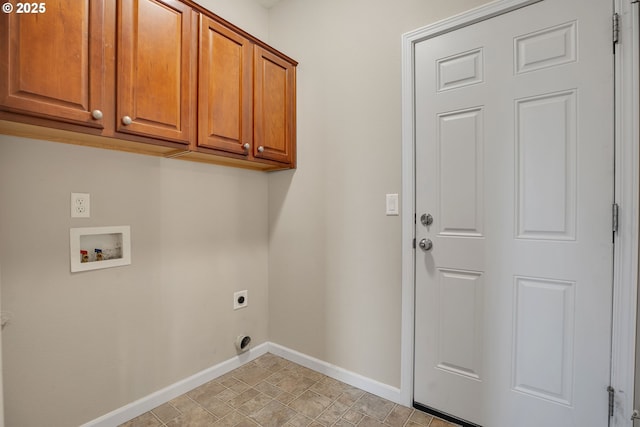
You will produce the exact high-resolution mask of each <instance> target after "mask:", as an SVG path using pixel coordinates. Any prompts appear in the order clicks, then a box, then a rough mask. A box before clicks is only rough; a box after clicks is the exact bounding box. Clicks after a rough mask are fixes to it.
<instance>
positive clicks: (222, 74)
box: [197, 15, 253, 156]
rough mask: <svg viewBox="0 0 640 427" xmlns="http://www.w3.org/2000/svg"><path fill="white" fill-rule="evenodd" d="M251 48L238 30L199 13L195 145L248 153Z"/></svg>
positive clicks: (250, 123)
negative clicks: (196, 136) (196, 131)
mask: <svg viewBox="0 0 640 427" xmlns="http://www.w3.org/2000/svg"><path fill="white" fill-rule="evenodd" d="M252 47H253V45H252V43H251V42H250V41H249V40H247V39H246V38H244V37H242V36H241V35H239V34H238V33H236V32H233V31H231V30H229V29H228V28H226V27H224V26H223V25H220V24H219V23H217V22H215V21H213V20H212V19H210V18H207V17H206V16H204V15H201V16H200V60H199V70H198V71H199V77H198V143H197V145H198V147H204V148H209V149H215V150H222V151H225V152H229V153H235V154H241V155H245V156H246V155H248V154H249V150H250V147H251V145H252V136H253V135H252V125H253V123H252V113H253V105H252V96H253V94H252V88H253V75H252V71H253V70H252V68H251V64H252V60H253V58H252V52H253V49H252ZM245 144H248V145H247V146H246V148H245Z"/></svg>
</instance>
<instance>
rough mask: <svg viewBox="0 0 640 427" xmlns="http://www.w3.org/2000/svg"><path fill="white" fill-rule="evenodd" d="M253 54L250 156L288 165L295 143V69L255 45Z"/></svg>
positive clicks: (291, 158) (291, 160) (292, 155)
mask: <svg viewBox="0 0 640 427" xmlns="http://www.w3.org/2000/svg"><path fill="white" fill-rule="evenodd" d="M254 51H255V54H254V61H255V70H254V78H255V88H254V98H255V99H254V102H255V104H254V114H255V118H254V142H255V146H256V147H255V149H254V156H255V157H257V158H263V159H268V160H274V161H277V162H281V163H288V164H291V163H293V158H294V153H293V147H294V144H295V127H294V123H295V67H294V66H293V65H292V64H290V63H289V62H287V61H285V60H284V59H282V58H280V57H278V56H276V55H274V54H273V53H271V52H268V51H266V50H264V49H262V48H260V47H258V46H256V47H255V48H254Z"/></svg>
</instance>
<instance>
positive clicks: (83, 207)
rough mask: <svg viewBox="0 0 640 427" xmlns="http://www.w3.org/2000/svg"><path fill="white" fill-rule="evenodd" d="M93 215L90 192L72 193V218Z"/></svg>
mask: <svg viewBox="0 0 640 427" xmlns="http://www.w3.org/2000/svg"><path fill="white" fill-rule="evenodd" d="M90 217H91V196H90V194H89V193H71V218H90Z"/></svg>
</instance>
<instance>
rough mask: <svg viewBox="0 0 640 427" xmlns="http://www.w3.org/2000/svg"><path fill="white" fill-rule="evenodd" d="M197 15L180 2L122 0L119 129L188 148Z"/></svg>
mask: <svg viewBox="0 0 640 427" xmlns="http://www.w3.org/2000/svg"><path fill="white" fill-rule="evenodd" d="M196 19H197V14H196V13H195V12H194V11H193V10H192V9H191V8H190V7H189V6H187V5H185V4H184V3H180V2H178V1H176V0H120V1H119V2H118V19H117V22H118V27H117V33H116V34H117V37H118V49H117V85H116V87H117V92H116V94H117V95H116V100H117V101H116V103H117V104H116V105H117V106H116V111H117V112H116V116H117V121H116V123H117V124H116V130H117V131H118V132H123V133H131V134H134V135H144V136H150V137H157V138H162V139H167V140H170V141H176V142H181V143H184V144H189V142H190V141H191V134H192V129H193V128H194V126H195V108H196V106H195V102H194V99H195V79H196V77H195V67H193V66H192V64H193V62H194V61H195V59H196V52H195V51H194V46H195V45H196V40H197V34H196V33H195V26H196V25H197V23H196Z"/></svg>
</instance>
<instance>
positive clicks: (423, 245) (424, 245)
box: [418, 239, 433, 252]
mask: <svg viewBox="0 0 640 427" xmlns="http://www.w3.org/2000/svg"><path fill="white" fill-rule="evenodd" d="M418 246H420V249H422V250H423V251H425V252H429V251H430V250H431V249H433V242H432V241H431V239H422V240H420V243H418Z"/></svg>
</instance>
